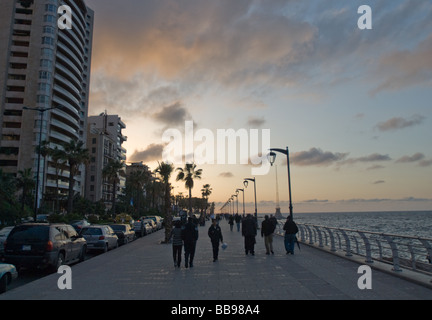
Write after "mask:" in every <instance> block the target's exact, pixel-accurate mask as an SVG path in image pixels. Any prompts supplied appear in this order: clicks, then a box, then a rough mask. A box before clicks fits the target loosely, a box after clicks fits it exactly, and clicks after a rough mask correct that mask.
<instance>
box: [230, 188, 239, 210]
mask: <svg viewBox="0 0 432 320" xmlns="http://www.w3.org/2000/svg"><path fill="white" fill-rule="evenodd" d="M231 197H236V200H237V214H238V194H237V193H236V194H233V195H232V196H231ZM233 200H234V199H233ZM233 215H234V211H233Z"/></svg>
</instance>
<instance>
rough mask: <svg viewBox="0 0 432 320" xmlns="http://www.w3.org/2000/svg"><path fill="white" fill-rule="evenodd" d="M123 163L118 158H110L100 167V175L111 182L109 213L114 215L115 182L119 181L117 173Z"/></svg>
mask: <svg viewBox="0 0 432 320" xmlns="http://www.w3.org/2000/svg"><path fill="white" fill-rule="evenodd" d="M123 166H124V163H123V162H121V161H119V160H110V161H109V162H108V163H107V165H106V166H105V167H104V168H103V169H102V176H103V177H104V178H106V179H107V180H108V182H111V184H112V199H111V200H112V206H111V213H112V214H113V215H115V205H116V193H117V183H119V182H120V179H119V174H120V172H121V170H122V169H123Z"/></svg>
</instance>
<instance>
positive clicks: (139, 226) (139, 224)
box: [134, 218, 147, 237]
mask: <svg viewBox="0 0 432 320" xmlns="http://www.w3.org/2000/svg"><path fill="white" fill-rule="evenodd" d="M134 231H135V235H136V236H137V237H144V236H145V235H147V232H146V227H145V223H144V219H142V218H140V219H138V220H137V221H135V222H134Z"/></svg>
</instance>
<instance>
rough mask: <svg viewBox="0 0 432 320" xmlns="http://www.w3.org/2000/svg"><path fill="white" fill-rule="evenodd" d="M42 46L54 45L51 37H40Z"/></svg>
mask: <svg viewBox="0 0 432 320" xmlns="http://www.w3.org/2000/svg"><path fill="white" fill-rule="evenodd" d="M42 44H48V45H50V46H53V45H54V39H53V38H51V37H42Z"/></svg>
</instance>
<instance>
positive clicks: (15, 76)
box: [8, 74, 26, 80]
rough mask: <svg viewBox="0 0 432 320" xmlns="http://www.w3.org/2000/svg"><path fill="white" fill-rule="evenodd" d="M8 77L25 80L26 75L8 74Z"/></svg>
mask: <svg viewBox="0 0 432 320" xmlns="http://www.w3.org/2000/svg"><path fill="white" fill-rule="evenodd" d="M8 79H9V80H25V79H26V76H25V74H9V75H8Z"/></svg>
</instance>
